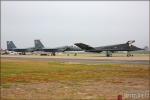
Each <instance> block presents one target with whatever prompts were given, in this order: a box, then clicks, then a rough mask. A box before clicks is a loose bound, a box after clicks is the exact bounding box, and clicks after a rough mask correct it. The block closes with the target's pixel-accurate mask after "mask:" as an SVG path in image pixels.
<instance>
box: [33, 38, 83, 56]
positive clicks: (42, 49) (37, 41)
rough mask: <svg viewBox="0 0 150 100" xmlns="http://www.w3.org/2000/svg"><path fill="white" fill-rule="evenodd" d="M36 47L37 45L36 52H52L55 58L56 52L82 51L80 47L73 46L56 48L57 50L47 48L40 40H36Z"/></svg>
mask: <svg viewBox="0 0 150 100" xmlns="http://www.w3.org/2000/svg"><path fill="white" fill-rule="evenodd" d="M34 45H35V48H36V51H44V52H51V55H52V56H55V54H56V52H65V51H79V50H82V49H80V48H78V47H73V46H62V47H56V48H45V47H44V45H43V44H42V43H41V41H40V40H34Z"/></svg>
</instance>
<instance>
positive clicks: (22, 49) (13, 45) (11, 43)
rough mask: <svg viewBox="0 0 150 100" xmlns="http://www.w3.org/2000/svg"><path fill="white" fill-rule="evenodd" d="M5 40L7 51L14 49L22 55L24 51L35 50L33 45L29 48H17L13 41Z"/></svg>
mask: <svg viewBox="0 0 150 100" xmlns="http://www.w3.org/2000/svg"><path fill="white" fill-rule="evenodd" d="M6 42H7V50H8V51H15V52H20V53H21V54H22V55H25V54H26V52H33V51H35V50H36V48H35V47H31V48H17V47H16V46H15V44H14V43H13V41H6Z"/></svg>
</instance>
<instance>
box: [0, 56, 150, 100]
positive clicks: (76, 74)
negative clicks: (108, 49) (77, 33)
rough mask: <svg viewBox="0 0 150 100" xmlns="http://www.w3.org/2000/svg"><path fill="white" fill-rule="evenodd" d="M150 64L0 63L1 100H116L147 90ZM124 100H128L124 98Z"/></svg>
mask: <svg viewBox="0 0 150 100" xmlns="http://www.w3.org/2000/svg"><path fill="white" fill-rule="evenodd" d="M148 69H149V65H129V64H122V65H119V64H99V65H92V64H70V63H58V62H38V61H28V60H7V59H2V61H1V98H2V100H77V99H79V100H85V99H86V100H116V99H114V98H117V95H119V94H121V95H124V94H125V93H128V92H135V91H147V90H148V88H149V86H148V85H149V84H148V79H149V70H148ZM126 100H127V99H126Z"/></svg>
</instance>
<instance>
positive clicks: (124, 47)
mask: <svg viewBox="0 0 150 100" xmlns="http://www.w3.org/2000/svg"><path fill="white" fill-rule="evenodd" d="M134 42H135V40H131V41H127V42H126V43H123V44H116V45H110V46H102V47H92V46H89V45H87V44H83V43H75V45H76V46H78V47H79V48H81V49H82V50H84V51H85V52H96V53H100V52H102V51H106V56H107V57H110V56H112V53H113V52H116V51H127V56H133V55H132V54H131V53H130V51H136V50H143V49H141V48H138V47H136V46H134V45H132V43H134Z"/></svg>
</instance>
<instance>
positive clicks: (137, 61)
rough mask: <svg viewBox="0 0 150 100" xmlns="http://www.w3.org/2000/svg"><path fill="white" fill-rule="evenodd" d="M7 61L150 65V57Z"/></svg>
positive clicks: (11, 57) (16, 57)
mask: <svg viewBox="0 0 150 100" xmlns="http://www.w3.org/2000/svg"><path fill="white" fill-rule="evenodd" d="M1 59H7V60H33V61H46V62H64V63H80V64H142V65H149V64H150V60H149V57H148V56H147V57H79V56H76V57H73V56H72V57H68V56H34V55H33V56H32V55H1Z"/></svg>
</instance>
